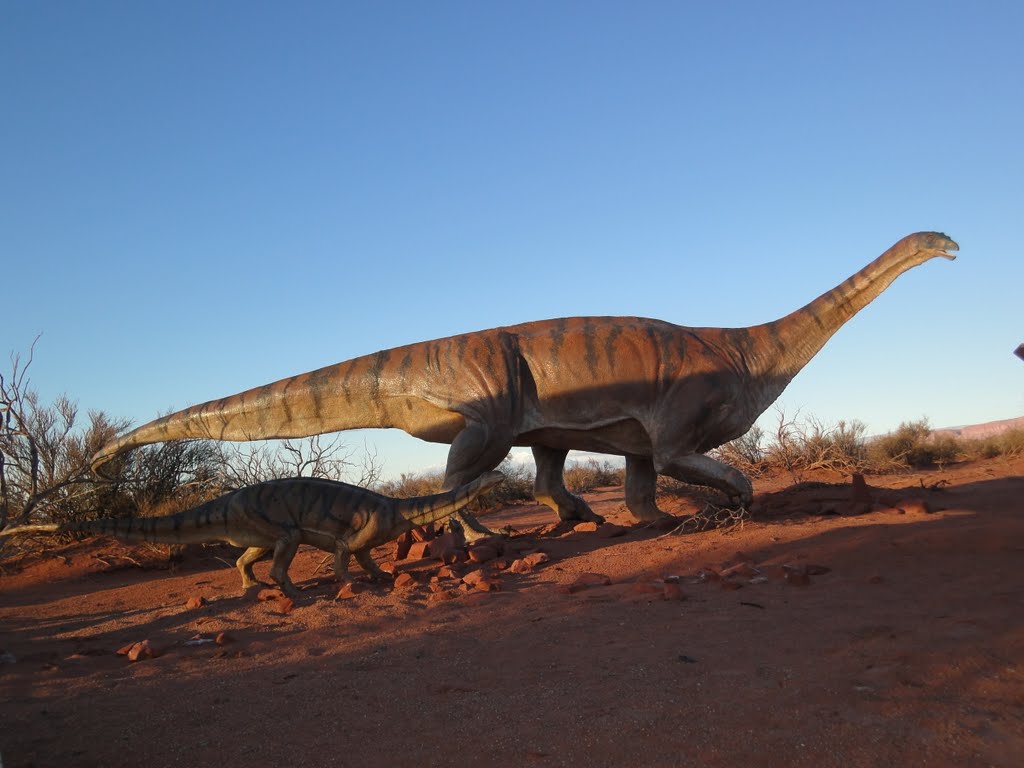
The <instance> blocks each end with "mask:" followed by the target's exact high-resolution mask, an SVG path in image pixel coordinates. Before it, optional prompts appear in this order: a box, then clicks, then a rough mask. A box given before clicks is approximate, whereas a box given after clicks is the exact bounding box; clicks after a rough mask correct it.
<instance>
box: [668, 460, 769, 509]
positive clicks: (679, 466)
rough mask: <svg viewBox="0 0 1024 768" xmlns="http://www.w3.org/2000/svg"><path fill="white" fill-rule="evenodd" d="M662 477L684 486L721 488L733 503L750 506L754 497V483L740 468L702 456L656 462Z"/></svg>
mask: <svg viewBox="0 0 1024 768" xmlns="http://www.w3.org/2000/svg"><path fill="white" fill-rule="evenodd" d="M654 463H655V468H656V469H657V471H658V474H661V475H668V476H669V477H674V478H675V479H676V480H681V481H682V482H684V483H693V484H694V485H707V486H709V487H711V488H717V489H718V490H720V491H722V492H723V493H725V494H726V495H727V496H728V497H729V501H730V502H731V503H733V504H739V505H743V506H749V505H750V502H751V500H752V499H753V497H754V488H753V486H752V485H751V484H750V480H749V479H748V478H747V476H746V475H744V474H743V473H742V472H740V471H739V470H738V469H735V468H733V467H730V466H729V465H728V464H723V463H722V462H720V461H715V460H714V459H712V458H710V457H708V456H704V455H703V454H699V453H691V454H687V455H684V456H672V457H669V458H668V459H664V458H660V457H659V456H658V455H657V454H656V455H655V459H654Z"/></svg>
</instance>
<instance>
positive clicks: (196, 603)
mask: <svg viewBox="0 0 1024 768" xmlns="http://www.w3.org/2000/svg"><path fill="white" fill-rule="evenodd" d="M204 605H206V598H205V597H201V596H199V595H196V596H195V597H190V598H189V599H188V602H187V603H185V610H186V611H194V610H195V609H196V608H202V607H203V606H204Z"/></svg>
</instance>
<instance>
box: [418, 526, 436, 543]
mask: <svg viewBox="0 0 1024 768" xmlns="http://www.w3.org/2000/svg"><path fill="white" fill-rule="evenodd" d="M436 536H437V531H436V530H434V524H433V523H428V524H427V525H422V526H420V527H419V528H413V529H412V540H413V542H425V541H430V540H431V539H433V538H434V537H436Z"/></svg>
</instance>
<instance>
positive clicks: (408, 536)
mask: <svg viewBox="0 0 1024 768" xmlns="http://www.w3.org/2000/svg"><path fill="white" fill-rule="evenodd" d="M397 543H398V549H397V550H396V551H395V560H405V558H407V557H408V556H409V548H410V547H411V546H412V533H411V532H408V531H407V532H406V533H403V534H402V535H401V536H399V537H398V542H397Z"/></svg>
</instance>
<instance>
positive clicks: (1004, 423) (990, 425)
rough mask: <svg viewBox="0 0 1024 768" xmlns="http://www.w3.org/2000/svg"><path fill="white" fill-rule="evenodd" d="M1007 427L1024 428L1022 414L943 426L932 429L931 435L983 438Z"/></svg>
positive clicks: (968, 438)
mask: <svg viewBox="0 0 1024 768" xmlns="http://www.w3.org/2000/svg"><path fill="white" fill-rule="evenodd" d="M1008 429H1024V416H1018V417H1017V418H1015V419H1003V420H1001V421H987V422H985V423H984V424H970V425H968V426H965V427H943V428H942V429H934V430H932V434H933V435H952V436H953V437H960V438H963V439H965V440H984V439H985V438H986V437H992V435H998V434H999V433H1000V432H1005V431H1006V430H1008Z"/></svg>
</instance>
